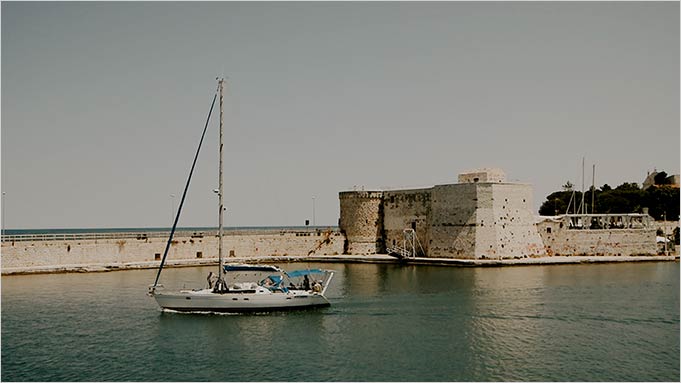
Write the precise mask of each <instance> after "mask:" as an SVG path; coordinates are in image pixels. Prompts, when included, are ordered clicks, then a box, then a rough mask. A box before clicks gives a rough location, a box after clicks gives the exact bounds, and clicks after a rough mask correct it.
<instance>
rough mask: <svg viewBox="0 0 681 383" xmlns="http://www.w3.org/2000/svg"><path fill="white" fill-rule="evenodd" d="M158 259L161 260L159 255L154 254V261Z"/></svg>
mask: <svg viewBox="0 0 681 383" xmlns="http://www.w3.org/2000/svg"><path fill="white" fill-rule="evenodd" d="M159 259H161V253H156V254H154V260H156V261H158V260H159Z"/></svg>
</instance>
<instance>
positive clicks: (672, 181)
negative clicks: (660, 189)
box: [642, 170, 681, 190]
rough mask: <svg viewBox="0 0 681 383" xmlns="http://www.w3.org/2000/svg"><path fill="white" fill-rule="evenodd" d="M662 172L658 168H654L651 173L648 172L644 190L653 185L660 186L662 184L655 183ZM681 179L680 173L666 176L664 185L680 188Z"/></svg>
mask: <svg viewBox="0 0 681 383" xmlns="http://www.w3.org/2000/svg"><path fill="white" fill-rule="evenodd" d="M658 174H660V172H658V171H657V170H653V171H652V172H651V173H648V176H647V177H646V179H645V180H644V181H643V186H642V188H643V190H646V189H648V188H649V187H651V186H659V185H660V184H657V183H655V178H656V177H657V175H658ZM680 180H681V177H679V175H678V174H673V175H671V176H668V177H666V178H665V180H664V183H663V184H662V185H666V186H671V187H673V188H679V181H680Z"/></svg>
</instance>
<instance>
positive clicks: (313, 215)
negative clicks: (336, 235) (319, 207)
mask: <svg viewBox="0 0 681 383" xmlns="http://www.w3.org/2000/svg"><path fill="white" fill-rule="evenodd" d="M312 226H315V214H314V196H312Z"/></svg>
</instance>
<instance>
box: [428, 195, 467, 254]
mask: <svg viewBox="0 0 681 383" xmlns="http://www.w3.org/2000/svg"><path fill="white" fill-rule="evenodd" d="M476 213H477V184H473V183H469V184H454V185H438V186H435V187H433V189H432V191H431V214H430V217H429V222H428V225H429V227H430V234H429V237H428V256H429V257H433V258H474V257H475V245H476V238H475V231H476V223H477V214H476Z"/></svg>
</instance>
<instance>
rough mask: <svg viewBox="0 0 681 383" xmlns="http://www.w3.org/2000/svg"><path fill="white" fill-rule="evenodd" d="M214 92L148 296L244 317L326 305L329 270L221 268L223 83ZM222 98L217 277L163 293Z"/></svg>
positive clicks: (170, 307)
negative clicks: (174, 240) (184, 211)
mask: <svg viewBox="0 0 681 383" xmlns="http://www.w3.org/2000/svg"><path fill="white" fill-rule="evenodd" d="M217 80H218V91H217V92H216V95H215V96H214V97H213V102H212V104H211V107H210V112H209V113H208V118H207V119H206V125H205V126H204V129H203V134H202V135H201V140H200V142H199V147H198V149H197V151H196V155H195V156H194V162H193V163H192V167H191V170H190V172H189V177H188V179H187V184H186V186H185V190H184V193H183V194H182V199H181V201H180V206H179V208H178V211H177V215H176V216H175V221H174V223H173V228H172V230H171V231H170V236H169V238H168V242H167V243H166V249H165V252H164V254H163V258H162V260H161V264H160V265H159V269H158V272H157V274H156V280H155V281H154V284H153V285H151V286H149V290H148V295H150V296H152V297H154V299H156V302H157V303H158V305H159V306H160V307H161V309H163V310H166V311H181V312H194V313H204V312H205V313H211V312H244V311H278V310H290V309H303V308H311V307H323V306H329V305H330V303H329V301H328V300H327V299H326V297H325V293H326V290H327V288H328V287H329V285H330V283H331V279H332V278H333V274H334V273H333V271H332V270H322V269H303V270H295V271H290V272H286V271H284V270H282V269H280V268H279V267H277V266H274V265H252V264H233V263H232V264H225V263H224V262H223V255H222V253H223V251H222V238H223V234H224V233H223V225H222V223H223V212H224V205H223V161H222V158H223V121H224V118H223V109H222V104H223V101H222V100H223V90H224V83H225V80H224V78H218V79H217ZM218 94H219V96H220V174H219V188H218V189H217V194H218V198H219V203H218V205H219V207H218V216H219V218H218V221H219V226H218V272H217V276H215V275H213V274H212V273H211V274H209V276H208V278H207V279H208V287H207V288H198V289H182V290H179V291H166V290H165V288H164V287H163V285H160V284H159V283H158V281H159V277H160V275H161V271H162V270H163V265H164V264H165V260H166V257H167V255H168V249H169V248H170V243H171V241H172V238H173V235H174V233H175V228H176V227H177V222H178V220H179V218H180V213H181V211H182V205H183V204H184V200H185V197H186V195H187V190H188V188H189V184H190V182H191V177H192V174H193V172H194V167H195V165H196V160H197V158H198V155H199V152H200V150H201V145H202V143H203V139H204V137H205V134H206V129H207V127H208V122H209V121H210V116H211V114H212V111H213V107H214V105H215V99H216V97H217V95H218Z"/></svg>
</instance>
